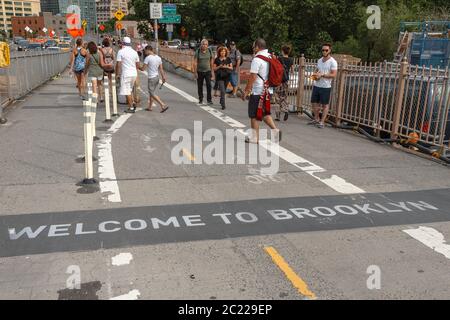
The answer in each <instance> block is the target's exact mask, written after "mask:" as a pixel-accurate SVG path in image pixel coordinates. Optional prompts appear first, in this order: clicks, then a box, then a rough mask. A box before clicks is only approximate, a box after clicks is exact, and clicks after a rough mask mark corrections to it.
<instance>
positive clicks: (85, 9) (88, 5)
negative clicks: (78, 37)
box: [59, 0, 97, 32]
mask: <svg viewBox="0 0 450 320" xmlns="http://www.w3.org/2000/svg"><path fill="white" fill-rule="evenodd" d="M71 5H77V6H79V7H80V12H81V20H86V22H87V27H86V31H89V32H94V31H95V30H96V27H97V6H96V1H95V0H59V9H60V10H61V14H62V15H66V14H67V13H68V12H67V8H68V7H69V6H71ZM69 13H71V12H69Z"/></svg>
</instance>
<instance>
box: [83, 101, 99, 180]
mask: <svg viewBox="0 0 450 320" xmlns="http://www.w3.org/2000/svg"><path fill="white" fill-rule="evenodd" d="M83 107H84V154H85V162H84V180H83V182H82V184H95V183H96V181H95V179H94V164H93V161H92V154H93V147H94V143H93V141H92V123H91V122H92V116H91V115H92V112H91V111H92V110H91V102H90V101H83Z"/></svg>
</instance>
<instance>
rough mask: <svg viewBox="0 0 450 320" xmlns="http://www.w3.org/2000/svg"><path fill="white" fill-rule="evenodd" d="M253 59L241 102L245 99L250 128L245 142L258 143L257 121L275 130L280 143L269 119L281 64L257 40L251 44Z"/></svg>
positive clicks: (271, 120) (281, 71)
mask: <svg viewBox="0 0 450 320" xmlns="http://www.w3.org/2000/svg"><path fill="white" fill-rule="evenodd" d="M253 52H254V54H255V57H254V58H253V60H252V64H251V67H250V79H249V80H248V82H247V86H246V87H245V90H244V94H243V95H242V100H245V99H246V98H247V97H248V99H249V101H248V116H249V118H250V125H251V128H252V135H253V136H252V137H247V138H246V139H245V142H247V143H256V144H257V143H258V142H259V121H264V122H265V123H266V124H267V125H268V126H269V127H270V128H271V129H272V130H275V131H276V133H277V136H278V141H281V131H280V130H279V129H277V127H276V126H275V123H274V121H273V119H272V117H271V112H270V95H271V94H272V93H273V88H274V87H278V86H280V85H281V83H282V79H283V72H284V68H283V65H282V64H281V62H280V61H279V60H278V59H277V58H276V57H275V56H273V55H271V54H270V53H269V51H268V50H267V49H266V41H265V40H264V39H257V40H256V41H255V42H254V43H253Z"/></svg>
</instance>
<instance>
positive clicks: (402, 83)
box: [391, 57, 409, 139]
mask: <svg viewBox="0 0 450 320" xmlns="http://www.w3.org/2000/svg"><path fill="white" fill-rule="evenodd" d="M408 65H409V64H408V61H407V60H406V57H405V58H403V60H402V62H401V64H400V74H399V77H398V81H399V83H398V89H397V95H396V97H395V106H394V118H393V120H392V131H391V138H392V139H396V138H397V137H398V134H399V128H400V116H401V112H402V106H403V97H404V95H405V87H406V81H407V77H408Z"/></svg>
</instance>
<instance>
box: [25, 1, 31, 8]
mask: <svg viewBox="0 0 450 320" xmlns="http://www.w3.org/2000/svg"><path fill="white" fill-rule="evenodd" d="M23 5H24V6H25V7H31V3H29V2H24V3H23Z"/></svg>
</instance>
